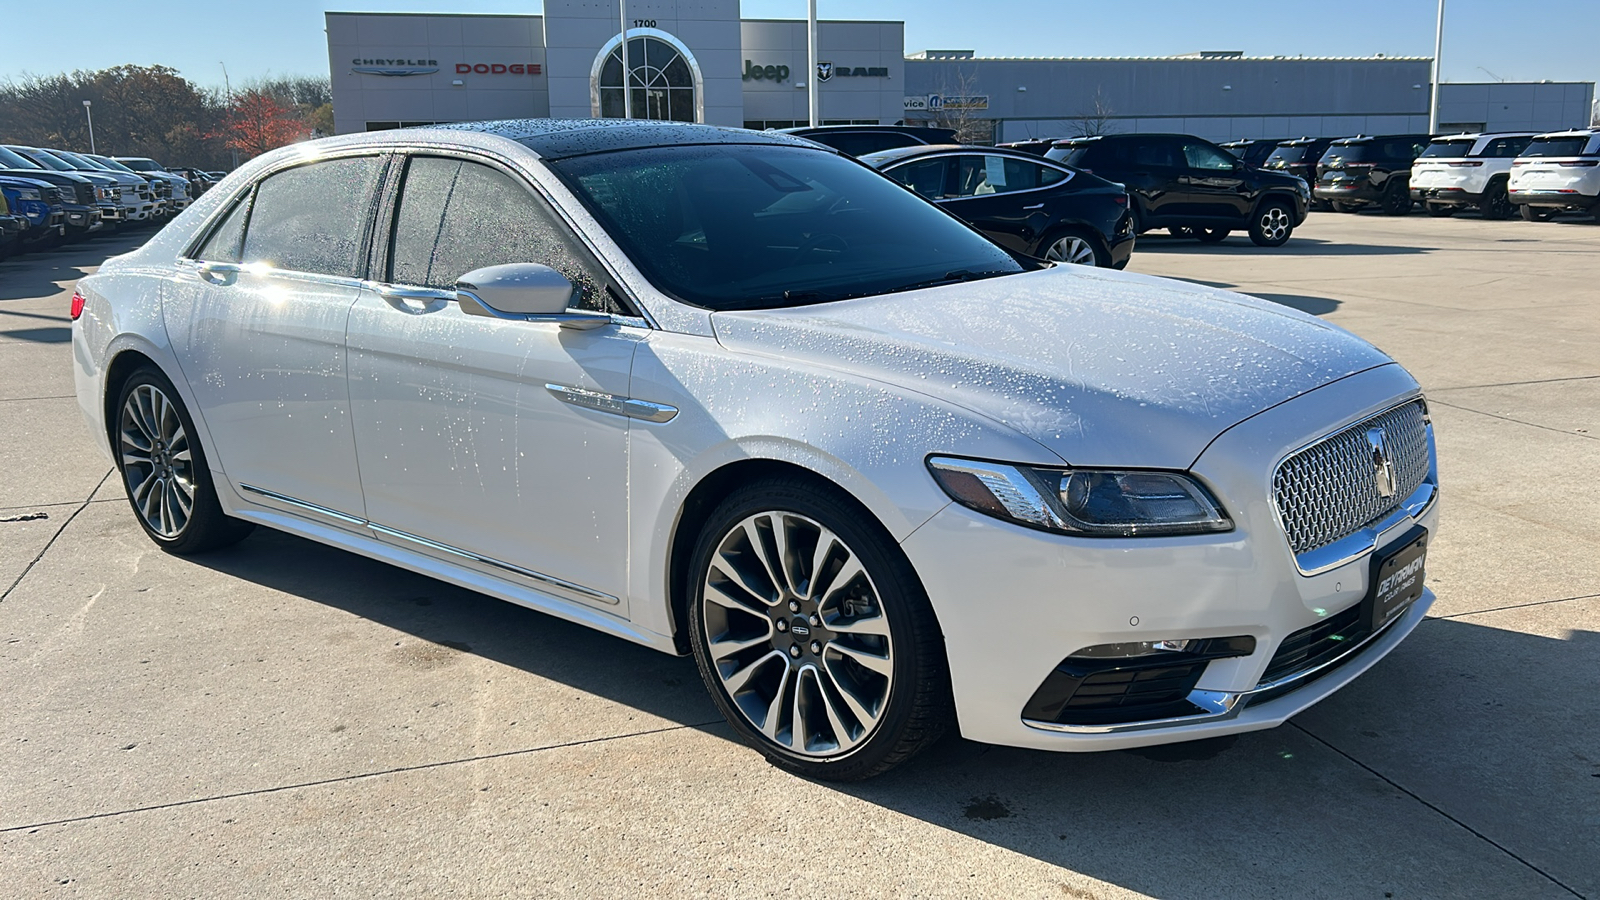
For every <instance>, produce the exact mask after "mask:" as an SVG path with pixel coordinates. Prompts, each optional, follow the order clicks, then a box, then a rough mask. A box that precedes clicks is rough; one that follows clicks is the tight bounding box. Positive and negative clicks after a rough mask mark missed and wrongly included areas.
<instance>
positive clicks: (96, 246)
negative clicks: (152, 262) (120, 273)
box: [0, 230, 154, 312]
mask: <svg viewBox="0 0 1600 900" xmlns="http://www.w3.org/2000/svg"><path fill="white" fill-rule="evenodd" d="M153 234H154V232H153V231H149V230H141V231H132V232H128V233H126V234H122V233H118V234H108V235H106V236H104V237H94V238H90V239H89V240H87V241H83V242H80V243H76V244H64V245H62V246H60V247H55V248H52V249H49V250H29V251H28V252H27V253H25V254H24V255H22V256H13V257H11V258H10V259H8V260H6V261H5V262H3V263H0V302H4V301H7V300H38V299H43V298H46V297H53V296H55V295H56V294H58V293H60V291H61V284H62V283H63V282H68V283H70V282H73V281H76V280H78V279H79V278H82V277H83V276H84V274H85V271H86V270H88V269H92V268H94V267H96V266H98V265H100V264H101V263H103V262H105V261H106V259H107V258H109V257H112V256H116V255H118V254H120V253H127V252H128V251H130V250H133V249H135V248H137V247H138V246H140V245H141V244H143V243H144V242H145V241H147V240H149V239H150V236H151V235H153ZM63 312H65V310H63Z"/></svg>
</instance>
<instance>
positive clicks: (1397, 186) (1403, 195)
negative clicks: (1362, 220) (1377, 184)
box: [1383, 181, 1416, 216]
mask: <svg viewBox="0 0 1600 900" xmlns="http://www.w3.org/2000/svg"><path fill="white" fill-rule="evenodd" d="M1414 205H1416V201H1414V200H1412V199H1411V189H1410V188H1409V187H1407V186H1406V185H1405V184H1402V183H1401V182H1398V181H1391V182H1389V188H1388V189H1387V190H1385V191H1384V192H1383V214H1384V215H1386V216H1408V215H1410V214H1411V208H1412V207H1413V206H1414Z"/></svg>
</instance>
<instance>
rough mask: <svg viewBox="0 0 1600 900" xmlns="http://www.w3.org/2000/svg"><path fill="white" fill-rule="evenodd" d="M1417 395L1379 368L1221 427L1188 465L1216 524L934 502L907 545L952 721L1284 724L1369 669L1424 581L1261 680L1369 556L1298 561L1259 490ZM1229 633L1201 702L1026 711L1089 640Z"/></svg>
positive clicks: (1116, 733)
mask: <svg viewBox="0 0 1600 900" xmlns="http://www.w3.org/2000/svg"><path fill="white" fill-rule="evenodd" d="M1415 391H1416V383H1415V381H1413V380H1412V379H1411V377H1410V376H1409V375H1407V374H1406V373H1405V371H1404V370H1403V369H1401V368H1400V367H1399V366H1395V365H1390V366H1383V367H1380V368H1379V369H1374V370H1370V371H1368V372H1364V373H1361V374H1359V375H1354V376H1350V377H1348V378H1345V379H1343V380H1341V381H1338V382H1335V383H1334V384H1331V385H1328V386H1326V387H1323V388H1321V389H1319V390H1316V391H1312V392H1310V393H1309V394H1305V395H1303V396H1301V397H1298V398H1296V399H1294V400H1291V401H1289V402H1287V403H1284V404H1281V405H1279V406H1276V407H1274V408H1272V409H1270V410H1267V411H1265V412H1263V413H1260V414H1258V415H1257V416H1255V417H1253V418H1251V419H1249V420H1247V421H1246V422H1243V423H1241V424H1239V425H1236V426H1235V427H1233V428H1231V429H1229V430H1228V431H1227V432H1224V433H1223V434H1222V435H1221V436H1219V437H1218V438H1217V439H1216V440H1215V441H1214V442H1213V443H1212V445H1211V446H1210V447H1209V448H1208V449H1207V450H1206V452H1205V453H1204V454H1203V455H1202V456H1201V458H1200V459H1199V460H1197V461H1196V462H1195V464H1194V465H1193V466H1192V471H1193V472H1194V473H1195V474H1196V475H1198V476H1200V477H1201V478H1202V479H1203V480H1204V481H1206V483H1207V484H1208V486H1210V487H1211V488H1212V490H1213V491H1214V492H1215V493H1216V495H1217V496H1218V498H1219V499H1220V500H1221V501H1222V502H1223V504H1224V505H1225V506H1226V507H1227V508H1228V509H1229V511H1230V513H1231V514H1232V515H1233V517H1234V521H1235V526H1236V527H1235V530H1234V531H1232V532H1228V533H1225V534H1216V535H1204V536H1194V537H1181V538H1132V539H1098V540H1095V539H1084V538H1072V537H1067V536H1064V535H1056V534H1050V533H1045V532H1040V531H1033V530H1030V529H1025V528H1021V527H1019V526H1013V525H1010V524H1007V523H1004V522H1001V521H998V520H996V519H993V518H990V517H987V516H984V515H982V514H979V513H976V512H973V511H971V510H968V509H966V508H965V507H961V506H958V505H954V504H952V505H951V506H948V507H946V508H944V509H943V510H941V511H940V512H939V513H938V514H937V515H935V516H934V517H933V519H932V520H930V521H929V522H928V523H927V524H925V525H924V526H923V527H922V528H920V529H919V530H918V531H916V532H915V533H914V534H912V535H911V536H910V537H909V538H907V539H906V541H905V542H904V543H903V544H902V548H903V549H904V550H905V552H906V555H907V556H908V558H910V560H911V563H912V565H913V566H914V567H915V568H916V569H917V571H918V572H919V573H920V574H921V575H922V580H923V584H924V586H925V587H926V589H927V592H928V596H929V599H930V601H931V602H932V604H933V608H934V612H935V614H936V616H937V617H938V619H939V623H940V627H941V630H942V631H943V633H944V637H945V647H946V655H947V657H948V660H949V665H950V679H951V687H952V690H953V692H954V695H955V703H956V714H957V719H958V722H959V725H960V729H961V733H962V735H963V736H965V737H967V738H969V739H972V740H977V741H983V742H987V743H994V744H1005V745H1011V746H1019V747H1032V748H1037V749H1044V750H1061V751H1093V750H1115V749H1122V748H1127V747H1138V746H1148V745H1152V744H1162V743H1171V742H1175V741H1185V740H1194V739H1199V738H1205V737H1215V736H1219V735H1224V734H1235V733H1239V732H1244V731H1252V730H1257V729H1262V728H1270V727H1273V726H1275V725H1278V724H1281V723H1282V722H1283V721H1285V720H1286V719H1288V718H1289V717H1291V716H1293V715H1295V714H1296V713H1298V712H1300V711H1302V710H1304V709H1306V708H1307V707H1309V706H1311V705H1313V704H1315V703H1316V702H1318V701H1319V700H1321V699H1323V698H1324V697H1327V696H1328V695H1329V694H1332V693H1333V692H1334V691H1336V690H1338V689H1339V688H1340V687H1342V686H1343V685H1344V684H1346V683H1348V682H1349V681H1350V680H1352V679H1353V678H1355V677H1356V676H1357V675H1359V674H1360V673H1361V672H1363V671H1365V670H1366V669H1368V668H1370V667H1371V666H1372V665H1373V664H1374V663H1375V662H1376V661H1377V660H1378V659H1381V658H1382V657H1383V656H1384V655H1385V654H1387V653H1388V652H1389V651H1390V650H1392V649H1393V648H1394V647H1395V646H1396V645H1398V644H1399V642H1400V641H1401V640H1402V639H1403V638H1404V637H1405V635H1406V634H1408V633H1409V632H1410V631H1411V630H1412V629H1413V628H1414V627H1415V626H1416V624H1417V622H1419V621H1420V620H1421V619H1422V617H1423V615H1424V614H1425V613H1426V610H1427V608H1428V606H1429V605H1430V604H1431V603H1432V601H1433V595H1432V594H1431V593H1425V594H1424V596H1423V597H1422V598H1421V599H1420V600H1418V601H1417V602H1415V603H1414V604H1413V605H1412V606H1411V607H1410V608H1409V609H1408V610H1407V611H1406V612H1405V613H1404V614H1402V615H1401V616H1400V617H1399V618H1398V619H1396V620H1395V621H1394V622H1392V623H1390V624H1389V625H1388V626H1387V627H1386V628H1385V629H1383V630H1381V631H1380V632H1379V633H1378V634H1377V636H1376V637H1374V638H1372V639H1371V640H1368V641H1367V642H1366V643H1364V644H1360V645H1358V649H1357V650H1356V651H1354V652H1352V653H1348V654H1346V655H1344V656H1343V657H1342V658H1341V660H1340V665H1338V666H1337V668H1334V669H1332V670H1330V671H1327V672H1324V673H1319V674H1320V675H1321V677H1318V678H1315V679H1305V682H1298V683H1296V684H1294V685H1290V686H1287V687H1286V686H1283V685H1279V684H1270V685H1269V684H1265V683H1264V682H1266V681H1267V679H1266V677H1265V673H1266V671H1267V666H1268V664H1269V662H1270V661H1271V660H1272V658H1273V656H1274V654H1275V653H1276V652H1277V651H1278V649H1279V648H1280V645H1282V644H1283V643H1284V640H1285V638H1287V637H1289V636H1290V635H1293V634H1295V633H1296V632H1301V631H1302V630H1304V629H1306V628H1308V627H1310V626H1314V625H1316V624H1318V623H1319V622H1322V621H1325V620H1328V619H1330V618H1332V617H1336V616H1338V615H1339V614H1340V613H1342V612H1345V611H1346V610H1349V609H1350V608H1351V607H1353V606H1356V605H1357V604H1360V603H1361V602H1362V599H1363V598H1364V597H1365V596H1366V593H1367V582H1368V579H1369V572H1368V567H1369V564H1370V558H1371V554H1370V553H1363V554H1361V555H1360V556H1358V557H1356V558H1353V559H1350V560H1348V561H1346V562H1343V563H1341V564H1339V565H1336V566H1333V567H1331V568H1328V569H1326V570H1325V571H1321V572H1319V573H1318V574H1316V575H1311V576H1305V575H1301V574H1300V572H1299V570H1298V569H1297V567H1296V563H1295V559H1294V557H1293V555H1292V554H1291V553H1290V551H1289V547H1288V543H1287V540H1286V538H1285V537H1284V534H1283V531H1282V529H1281V526H1280V525H1279V524H1278V522H1277V518H1276V509H1275V507H1274V505H1273V503H1272V502H1271V500H1270V497H1271V489H1270V485H1271V478H1272V473H1273V471H1274V470H1275V468H1276V466H1277V462H1278V461H1279V460H1280V459H1282V458H1283V457H1284V456H1286V455H1288V454H1289V453H1290V452H1292V451H1294V450H1295V449H1297V448H1298V447H1301V446H1303V445H1304V444H1306V443H1307V442H1308V441H1310V440H1312V439H1315V438H1318V437H1321V436H1322V435H1325V434H1327V433H1329V432H1331V431H1335V430H1337V429H1339V428H1343V427H1345V426H1346V425H1349V424H1352V423H1354V422H1356V421H1360V420H1361V419H1363V418H1365V417H1367V416H1369V415H1372V414H1373V413H1376V412H1378V411H1381V410H1382V409H1384V408H1387V407H1388V406H1389V405H1392V404H1393V403H1394V402H1395V401H1396V399H1397V398H1401V397H1405V396H1407V395H1410V394H1413V393H1414V392H1415ZM1437 521H1438V504H1437V502H1434V503H1430V504H1429V505H1428V506H1427V507H1426V508H1425V509H1423V510H1421V511H1419V512H1417V513H1416V514H1415V515H1414V516H1413V515H1405V516H1401V517H1399V520H1398V521H1396V522H1394V523H1393V524H1392V526H1391V527H1390V528H1389V529H1387V530H1386V531H1385V532H1384V533H1383V534H1382V535H1380V536H1379V537H1378V540H1377V546H1378V548H1379V551H1380V552H1381V551H1382V550H1384V549H1387V548H1388V547H1389V546H1390V545H1391V544H1392V543H1393V542H1394V541H1396V540H1397V539H1398V538H1399V536H1400V535H1402V534H1404V533H1405V532H1406V531H1407V530H1408V529H1410V528H1411V527H1412V526H1413V525H1417V524H1420V525H1422V526H1423V527H1424V528H1426V529H1427V530H1428V532H1429V533H1430V534H1432V533H1433V532H1434V530H1435V526H1436V525H1437ZM1235 636H1247V637H1249V638H1252V639H1253V640H1254V642H1255V647H1254V650H1253V651H1252V652H1250V653H1249V654H1248V655H1245V656H1237V657H1233V658H1227V659H1215V660H1212V661H1210V662H1209V663H1207V664H1206V665H1205V668H1204V671H1203V673H1201V674H1200V676H1199V678H1198V681H1197V682H1196V683H1195V684H1194V685H1193V688H1194V690H1195V691H1196V692H1197V695H1196V696H1194V697H1192V698H1191V700H1192V701H1196V700H1197V701H1200V702H1199V703H1198V704H1197V705H1199V706H1200V707H1201V708H1202V711H1197V712H1196V714H1193V715H1184V716H1181V717H1177V718H1165V719H1163V718H1158V719H1155V720H1145V721H1131V722H1116V723H1114V724H1112V725H1101V726H1092V727H1085V726H1070V727H1068V726H1060V725H1056V724H1054V723H1050V722H1037V721H1035V722H1029V721H1027V720H1026V719H1025V718H1024V712H1023V711H1024V708H1025V707H1027V706H1028V704H1029V702H1030V700H1031V699H1032V698H1033V696H1034V694H1035V691H1036V690H1037V689H1038V688H1039V687H1040V686H1041V684H1043V683H1044V682H1045V681H1046V679H1047V678H1049V677H1050V675H1051V673H1052V672H1053V671H1054V670H1055V669H1056V667H1057V666H1058V665H1060V664H1061V663H1062V661H1063V660H1064V659H1065V658H1066V657H1068V656H1069V655H1071V654H1073V653H1075V652H1077V651H1079V650H1082V649H1083V648H1085V647H1090V646H1094V645H1099V644H1115V643H1126V642H1139V641H1154V640H1180V639H1202V638H1226V637H1235ZM1280 680H1281V679H1280ZM1268 687H1270V688H1272V694H1271V696H1270V699H1263V698H1264V696H1265V691H1266V689H1267V688H1268ZM1252 701H1254V702H1252Z"/></svg>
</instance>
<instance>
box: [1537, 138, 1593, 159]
mask: <svg viewBox="0 0 1600 900" xmlns="http://www.w3.org/2000/svg"><path fill="white" fill-rule="evenodd" d="M1588 143H1589V139H1588V138H1587V137H1584V136H1583V135H1577V136H1575V137H1548V138H1534V139H1533V141H1532V142H1531V143H1529V144H1528V147H1527V149H1525V150H1523V151H1522V155H1523V156H1582V155H1583V148H1584V146H1585V145H1587V144H1588Z"/></svg>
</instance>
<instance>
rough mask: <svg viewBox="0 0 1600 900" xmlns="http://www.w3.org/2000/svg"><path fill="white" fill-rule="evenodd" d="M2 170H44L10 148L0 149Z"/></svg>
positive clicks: (0, 166)
mask: <svg viewBox="0 0 1600 900" xmlns="http://www.w3.org/2000/svg"><path fill="white" fill-rule="evenodd" d="M0 168H6V169H42V168H44V166H41V165H39V164H38V163H36V162H34V161H33V160H31V159H28V158H27V157H26V156H19V155H18V154H17V153H16V152H15V151H13V150H12V149H11V148H9V147H0Z"/></svg>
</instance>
